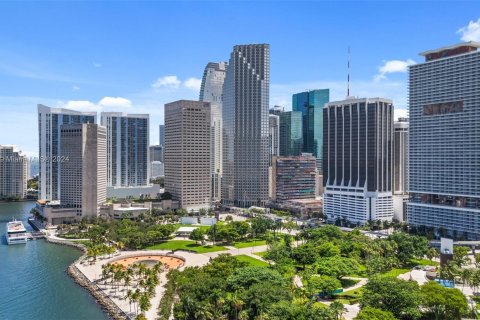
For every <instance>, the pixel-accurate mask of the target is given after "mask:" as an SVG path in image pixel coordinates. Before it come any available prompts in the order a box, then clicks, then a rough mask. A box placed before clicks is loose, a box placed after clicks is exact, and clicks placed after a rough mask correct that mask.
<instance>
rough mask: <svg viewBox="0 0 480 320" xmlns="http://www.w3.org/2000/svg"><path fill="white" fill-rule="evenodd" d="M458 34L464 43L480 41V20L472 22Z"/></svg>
mask: <svg viewBox="0 0 480 320" xmlns="http://www.w3.org/2000/svg"><path fill="white" fill-rule="evenodd" d="M457 33H458V34H460V35H461V37H460V39H462V40H463V41H480V18H478V20H477V21H470V22H469V23H468V25H467V26H465V27H463V28H460V29H458V31H457Z"/></svg>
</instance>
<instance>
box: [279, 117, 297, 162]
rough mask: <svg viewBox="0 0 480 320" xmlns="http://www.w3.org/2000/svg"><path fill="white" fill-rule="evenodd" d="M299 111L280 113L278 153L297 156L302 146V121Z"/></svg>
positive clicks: (285, 155)
mask: <svg viewBox="0 0 480 320" xmlns="http://www.w3.org/2000/svg"><path fill="white" fill-rule="evenodd" d="M302 119H303V118H302V113H301V112H300V111H288V112H282V113H281V114H280V155H281V156H284V157H288V156H298V155H300V154H301V153H302V148H303V123H302Z"/></svg>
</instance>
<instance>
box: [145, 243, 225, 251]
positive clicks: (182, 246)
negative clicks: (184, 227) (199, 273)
mask: <svg viewBox="0 0 480 320" xmlns="http://www.w3.org/2000/svg"><path fill="white" fill-rule="evenodd" d="M147 250H189V251H195V252H197V253H206V252H214V251H223V250H228V249H227V248H225V247H222V246H202V245H201V244H196V243H195V241H190V240H171V241H165V242H162V243H158V244H155V245H153V246H149V247H147Z"/></svg>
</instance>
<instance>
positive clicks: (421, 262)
mask: <svg viewBox="0 0 480 320" xmlns="http://www.w3.org/2000/svg"><path fill="white" fill-rule="evenodd" d="M410 265H411V267H412V268H413V267H415V266H418V265H420V266H439V265H440V262H437V261H431V260H428V259H412V260H410Z"/></svg>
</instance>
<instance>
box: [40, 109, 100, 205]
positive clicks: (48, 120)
mask: <svg viewBox="0 0 480 320" xmlns="http://www.w3.org/2000/svg"><path fill="white" fill-rule="evenodd" d="M96 118H97V113H96V112H78V111H73V110H68V109H61V108H49V107H47V106H44V105H42V104H39V105H38V136H39V151H38V154H39V158H40V168H39V181H38V188H39V190H38V198H39V199H42V200H49V201H51V200H60V161H59V160H60V154H61V147H60V142H61V138H60V127H61V126H62V125H63V124H80V123H95V122H96Z"/></svg>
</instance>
